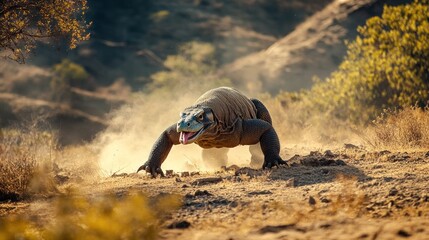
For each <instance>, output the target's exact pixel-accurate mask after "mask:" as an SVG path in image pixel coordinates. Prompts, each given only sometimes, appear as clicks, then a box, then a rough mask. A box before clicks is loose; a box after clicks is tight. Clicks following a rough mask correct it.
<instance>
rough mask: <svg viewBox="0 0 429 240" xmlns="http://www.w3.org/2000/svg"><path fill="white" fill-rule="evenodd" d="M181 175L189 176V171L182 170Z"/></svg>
mask: <svg viewBox="0 0 429 240" xmlns="http://www.w3.org/2000/svg"><path fill="white" fill-rule="evenodd" d="M180 176H181V177H189V172H181V173H180Z"/></svg>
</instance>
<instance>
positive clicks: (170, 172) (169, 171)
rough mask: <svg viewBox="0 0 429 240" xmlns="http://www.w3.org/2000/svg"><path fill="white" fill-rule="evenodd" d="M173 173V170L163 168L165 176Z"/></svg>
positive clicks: (170, 175)
mask: <svg viewBox="0 0 429 240" xmlns="http://www.w3.org/2000/svg"><path fill="white" fill-rule="evenodd" d="M173 175H174V171H173V170H165V176H166V177H172V176H173Z"/></svg>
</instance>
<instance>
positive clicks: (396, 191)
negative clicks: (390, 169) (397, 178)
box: [389, 187, 399, 196]
mask: <svg viewBox="0 0 429 240" xmlns="http://www.w3.org/2000/svg"><path fill="white" fill-rule="evenodd" d="M398 192H399V191H398V189H396V188H394V187H393V188H391V189H390V191H389V196H395V195H396V194H398Z"/></svg>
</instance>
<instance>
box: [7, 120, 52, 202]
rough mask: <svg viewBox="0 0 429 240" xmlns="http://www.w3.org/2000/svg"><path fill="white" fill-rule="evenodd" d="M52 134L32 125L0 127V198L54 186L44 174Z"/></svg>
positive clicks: (23, 194) (21, 194) (12, 197)
mask: <svg viewBox="0 0 429 240" xmlns="http://www.w3.org/2000/svg"><path fill="white" fill-rule="evenodd" d="M54 143H55V138H54V136H53V135H52V134H50V133H48V132H43V131H36V130H34V129H23V128H21V129H3V130H2V131H1V135H0V201H2V200H13V201H17V200H20V199H23V198H26V197H29V196H30V195H31V194H34V193H42V192H46V191H47V190H48V189H49V190H52V189H53V188H54V185H53V182H52V181H50V180H49V179H50V178H49V177H48V176H47V174H46V171H45V169H46V167H47V165H46V164H48V163H49V161H51V158H52V151H53V148H54V147H53V146H54Z"/></svg>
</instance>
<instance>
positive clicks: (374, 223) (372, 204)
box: [0, 145, 429, 240]
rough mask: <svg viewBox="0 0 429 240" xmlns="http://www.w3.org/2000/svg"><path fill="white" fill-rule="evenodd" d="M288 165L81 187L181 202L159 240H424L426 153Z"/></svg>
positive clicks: (6, 208)
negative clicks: (171, 195)
mask: <svg viewBox="0 0 429 240" xmlns="http://www.w3.org/2000/svg"><path fill="white" fill-rule="evenodd" d="M284 152H285V154H283V156H284V157H285V156H287V155H286V152H289V154H290V153H293V150H291V149H285V150H284ZM286 159H288V158H286ZM289 159H290V160H289V167H280V168H276V169H272V170H269V171H268V170H266V171H262V170H253V169H250V168H246V167H242V168H238V167H236V166H231V167H228V168H227V169H223V171H219V172H217V173H211V174H209V173H198V174H196V173H190V174H189V175H190V176H181V174H178V175H175V174H174V173H173V176H170V177H167V178H163V179H159V178H158V179H151V178H149V177H148V176H145V175H144V174H130V175H120V176H115V177H110V178H107V179H103V180H100V181H98V182H97V183H94V184H86V185H84V186H80V188H81V189H82V193H83V194H85V195H88V196H90V197H91V196H94V197H95V196H97V195H100V194H104V193H106V192H112V193H114V194H116V195H117V196H123V195H127V194H129V193H132V192H135V191H143V192H146V193H147V194H148V195H150V196H157V195H159V194H165V193H177V194H179V195H181V196H183V206H182V207H181V208H180V209H179V210H177V211H176V212H174V213H173V214H172V215H171V216H169V217H168V218H167V219H166V221H165V222H164V223H163V230H162V231H161V233H160V239H225V240H227V239H228V240H229V239H429V175H428V173H429V152H426V151H423V152H419V151H413V152H411V151H410V152H389V151H378V152H368V151H365V150H363V149H361V148H358V147H355V146H352V145H347V146H345V147H343V148H341V149H337V150H328V151H314V152H310V153H308V154H304V155H301V156H299V155H295V156H293V157H289ZM50 201H51V200H49V199H44V200H36V201H33V202H18V203H3V204H0V216H5V215H9V214H13V213H20V212H23V211H26V212H28V213H30V214H34V215H36V216H37V217H38V218H39V219H41V220H42V221H43V219H45V220H46V219H49V217H50V214H51V210H50Z"/></svg>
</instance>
